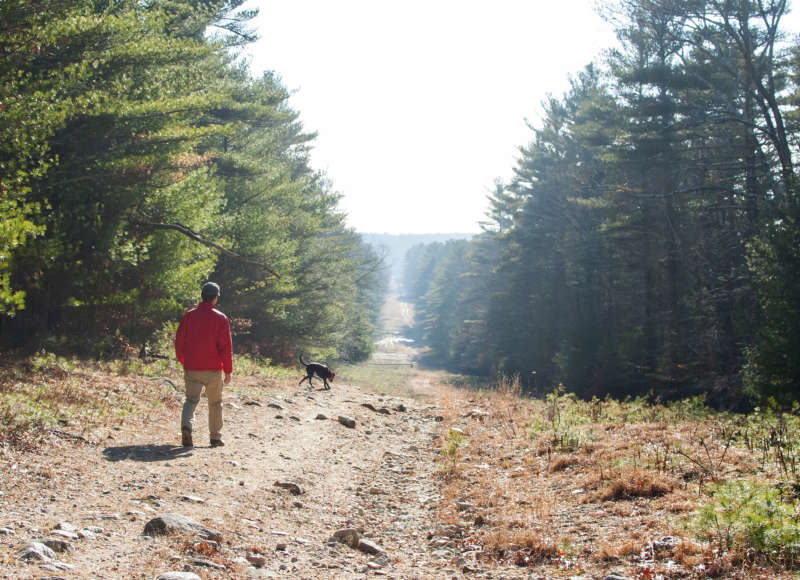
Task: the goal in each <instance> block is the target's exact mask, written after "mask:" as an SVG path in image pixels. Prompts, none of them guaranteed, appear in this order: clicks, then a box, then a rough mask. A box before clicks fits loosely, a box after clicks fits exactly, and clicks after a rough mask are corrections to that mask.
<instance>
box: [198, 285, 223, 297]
mask: <svg viewBox="0 0 800 580" xmlns="http://www.w3.org/2000/svg"><path fill="white" fill-rule="evenodd" d="M200 293H201V294H202V295H203V296H219V284H215V283H214V282H206V283H205V284H203V289H202V290H201V291H200Z"/></svg>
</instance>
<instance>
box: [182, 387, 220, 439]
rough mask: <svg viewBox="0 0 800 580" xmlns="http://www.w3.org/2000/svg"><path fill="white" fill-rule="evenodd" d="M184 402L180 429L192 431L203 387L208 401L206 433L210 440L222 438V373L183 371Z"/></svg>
mask: <svg viewBox="0 0 800 580" xmlns="http://www.w3.org/2000/svg"><path fill="white" fill-rule="evenodd" d="M183 378H184V380H185V382H186V400H185V401H184V402H183V412H182V413H181V429H189V430H191V429H192V422H193V420H194V410H195V409H196V408H197V403H199V402H200V394H201V393H202V392H203V387H205V388H206V398H207V399H208V433H209V435H210V438H211V439H221V438H222V433H221V431H222V371H184V372H183Z"/></svg>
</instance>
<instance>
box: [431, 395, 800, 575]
mask: <svg viewBox="0 0 800 580" xmlns="http://www.w3.org/2000/svg"><path fill="white" fill-rule="evenodd" d="M440 404H441V406H442V407H443V408H444V410H445V411H444V418H445V420H444V422H443V426H442V431H441V436H440V438H439V440H438V444H439V446H440V468H439V475H440V479H441V485H442V490H443V491H442V495H443V497H444V500H443V501H442V503H441V507H440V512H441V517H442V519H443V520H444V521H446V522H449V523H456V524H459V525H461V526H462V527H463V529H464V530H465V531H464V534H465V537H464V542H471V543H474V544H476V545H479V546H481V550H480V551H479V553H478V554H479V559H483V560H484V561H495V562H497V561H499V562H507V563H508V562H511V563H514V564H516V565H519V566H533V565H536V566H545V567H546V568H548V570H549V573H551V574H558V575H561V574H565V573H567V572H569V573H571V574H578V573H582V572H584V571H589V570H592V571H595V572H596V571H597V570H598V568H599V569H607V570H609V571H610V570H623V569H624V570H626V571H627V573H628V574H629V575H630V576H631V577H638V578H655V577H657V576H658V575H662V577H665V578H672V577H679V576H685V577H692V578H705V577H708V578H711V577H726V578H735V577H740V578H759V577H761V578H775V577H781V576H785V577H787V578H789V577H794V573H795V572H796V571H797V570H798V569H800V561H799V560H798V550H800V500H799V499H798V497H800V480H798V477H797V468H798V465H797V459H798V451H800V447H799V445H800V431H798V427H800V420H798V417H797V414H796V413H793V414H780V413H777V412H775V411H774V410H758V411H757V412H755V413H753V414H751V415H747V416H745V415H735V414H729V413H718V412H714V411H712V410H710V409H708V408H706V407H705V405H704V401H703V399H702V398H695V399H689V400H685V401H680V402H677V403H670V404H651V403H648V402H647V401H646V400H645V399H630V400H626V401H615V400H612V399H604V400H598V399H595V400H592V401H581V400H578V399H577V398H575V397H574V396H573V395H571V394H569V393H566V392H564V390H563V389H560V390H559V389H557V390H555V391H554V392H552V393H550V394H549V395H547V396H546V397H544V398H541V399H528V398H525V397H522V396H521V395H520V391H519V384H518V383H517V382H515V381H501V382H500V384H499V385H498V388H497V389H496V390H495V391H480V390H472V391H463V390H455V389H448V390H444V391H443V394H442V397H441V400H440ZM454 433H455V434H457V436H454ZM464 506H468V507H467V508H465V507H464ZM665 538H668V539H665Z"/></svg>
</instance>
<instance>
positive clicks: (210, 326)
mask: <svg viewBox="0 0 800 580" xmlns="http://www.w3.org/2000/svg"><path fill="white" fill-rule="evenodd" d="M175 355H176V356H177V357H178V361H180V363H181V364H182V365H183V368H184V369H186V370H187V371H216V370H220V369H222V370H223V371H225V372H226V373H227V374H230V373H232V372H233V345H232V342H231V327H230V324H228V318H227V316H225V315H224V314H223V313H222V312H220V311H219V310H217V309H215V308H214V307H213V306H212V305H211V303H210V302H201V303H200V304H198V306H197V308H192V309H191V310H189V311H188V312H187V313H186V314H184V315H183V319H182V320H181V323H180V325H179V326H178V332H177V334H176V335H175Z"/></svg>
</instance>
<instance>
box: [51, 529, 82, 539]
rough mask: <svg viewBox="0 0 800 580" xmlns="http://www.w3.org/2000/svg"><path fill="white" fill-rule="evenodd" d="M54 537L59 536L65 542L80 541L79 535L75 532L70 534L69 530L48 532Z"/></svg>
mask: <svg viewBox="0 0 800 580" xmlns="http://www.w3.org/2000/svg"><path fill="white" fill-rule="evenodd" d="M50 533H51V534H52V535H54V536H59V537H61V538H65V539H67V540H78V539H80V535H78V533H76V532H71V531H69V530H53V531H52V532H50Z"/></svg>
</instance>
